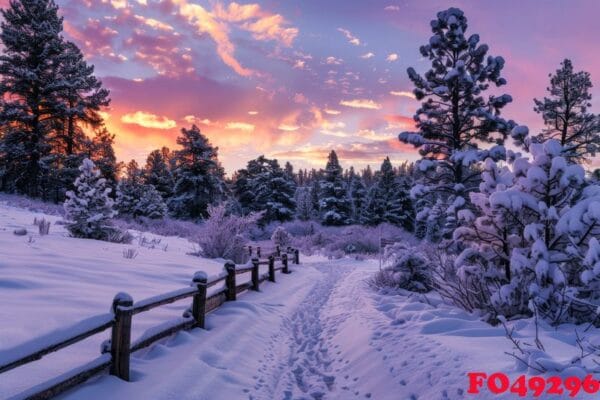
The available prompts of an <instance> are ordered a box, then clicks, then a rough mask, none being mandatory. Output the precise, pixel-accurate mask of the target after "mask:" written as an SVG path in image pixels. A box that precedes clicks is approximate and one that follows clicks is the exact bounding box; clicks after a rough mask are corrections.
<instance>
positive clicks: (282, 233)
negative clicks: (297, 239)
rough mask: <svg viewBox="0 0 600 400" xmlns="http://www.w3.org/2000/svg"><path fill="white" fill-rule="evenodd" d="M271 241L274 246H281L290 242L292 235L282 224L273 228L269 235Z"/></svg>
mask: <svg viewBox="0 0 600 400" xmlns="http://www.w3.org/2000/svg"><path fill="white" fill-rule="evenodd" d="M271 241H273V243H274V244H275V245H276V246H280V247H282V248H283V247H286V246H289V245H290V244H291V243H292V237H291V236H290V234H289V233H288V232H287V231H286V230H285V228H284V227H283V226H278V227H277V228H275V231H274V232H273V235H271Z"/></svg>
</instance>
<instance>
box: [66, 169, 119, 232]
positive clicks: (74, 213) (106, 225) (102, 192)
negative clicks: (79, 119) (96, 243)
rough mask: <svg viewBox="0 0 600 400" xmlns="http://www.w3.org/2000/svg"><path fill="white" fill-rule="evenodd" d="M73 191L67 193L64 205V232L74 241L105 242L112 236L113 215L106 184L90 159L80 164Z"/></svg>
mask: <svg viewBox="0 0 600 400" xmlns="http://www.w3.org/2000/svg"><path fill="white" fill-rule="evenodd" d="M79 170H80V171H81V175H80V176H79V177H78V178H77V180H76V181H75V188H76V189H75V191H74V192H73V191H69V192H67V200H66V201H65V203H64V208H65V219H66V220H67V221H68V223H67V229H68V230H69V232H71V234H72V235H73V236H75V237H79V238H87V239H99V240H106V239H108V238H109V237H110V235H111V234H112V233H113V232H115V228H114V227H113V226H112V225H111V219H112V218H113V217H114V216H115V215H116V212H115V211H114V209H113V201H112V199H111V198H110V197H108V194H109V193H110V191H111V189H110V188H107V187H106V180H105V179H104V178H102V176H101V175H100V171H98V170H97V169H96V166H95V165H94V163H93V162H92V161H91V160H90V159H87V158H86V159H85V160H83V164H82V165H81V167H80V168H79Z"/></svg>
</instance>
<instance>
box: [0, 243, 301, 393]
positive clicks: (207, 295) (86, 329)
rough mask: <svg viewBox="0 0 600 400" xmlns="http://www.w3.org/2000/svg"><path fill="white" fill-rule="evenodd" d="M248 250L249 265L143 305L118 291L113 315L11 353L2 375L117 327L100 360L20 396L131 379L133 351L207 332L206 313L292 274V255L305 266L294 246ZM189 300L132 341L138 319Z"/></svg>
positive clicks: (1, 365)
mask: <svg viewBox="0 0 600 400" xmlns="http://www.w3.org/2000/svg"><path fill="white" fill-rule="evenodd" d="M248 251H249V254H250V256H254V257H253V258H252V260H251V263H250V265H244V266H240V265H238V266H236V265H235V264H233V263H231V262H228V263H226V264H225V271H224V272H223V273H221V274H219V275H218V276H216V277H212V278H211V279H208V276H207V275H206V273H205V272H202V271H200V272H196V273H195V274H194V276H193V278H192V283H191V286H190V287H188V288H183V289H178V290H175V291H172V292H169V293H165V294H162V295H159V296H155V297H151V298H148V299H145V300H141V301H138V302H134V301H133V299H132V298H131V296H129V295H128V294H127V293H118V294H117V295H116V296H115V297H114V300H113V303H112V312H111V313H107V314H103V315H98V316H95V317H92V318H88V319H86V320H84V321H80V322H79V323H78V324H76V325H74V326H72V327H70V328H69V329H67V330H64V331H60V332H58V333H51V334H49V335H47V336H44V337H41V338H38V339H36V340H33V341H30V342H27V343H25V344H24V345H21V346H18V347H16V348H14V349H12V350H10V351H7V353H8V357H6V358H7V359H5V360H0V374H2V373H4V372H7V371H10V370H12V369H14V368H17V367H20V366H23V365H25V364H28V363H31V362H33V361H36V360H40V359H41V358H43V357H44V356H46V355H48V354H50V353H53V352H55V351H57V350H60V349H63V348H65V347H68V346H70V345H72V344H75V343H78V342H80V341H82V340H84V339H87V338H89V337H90V336H93V335H96V334H99V333H102V332H104V331H106V330H108V329H112V332H111V336H110V337H111V339H110V342H105V343H106V345H104V346H103V349H102V355H101V356H100V357H98V358H96V359H95V360H93V361H91V362H90V363H88V364H86V365H84V366H82V367H80V368H76V369H75V370H72V371H71V372H69V373H66V374H64V375H62V376H60V377H58V378H56V379H54V380H51V381H48V382H46V383H43V384H41V385H38V386H36V387H34V388H31V389H30V390H27V391H26V392H23V393H21V394H19V395H17V397H15V398H18V399H36V400H37V399H49V398H52V397H54V396H57V395H58V394H60V393H62V392H64V391H66V390H67V389H69V388H72V387H74V386H76V385H79V384H81V383H83V382H85V381H86V380H88V379H89V378H91V377H93V376H95V375H98V374H100V373H102V372H104V371H106V370H107V369H108V370H109V372H110V374H111V375H115V376H117V377H119V378H121V379H123V380H126V381H129V362H130V356H131V353H134V352H136V351H138V350H140V349H143V348H145V347H148V346H150V345H151V344H152V343H154V342H156V341H158V340H160V339H163V338H166V337H168V336H171V335H172V334H174V333H176V332H178V331H181V330H187V329H192V328H204V321H205V317H206V314H208V313H209V312H211V311H213V310H215V309H217V308H218V307H220V306H221V305H222V304H223V303H224V302H226V301H235V300H236V298H237V296H238V294H240V293H241V292H243V291H245V290H255V291H258V290H259V287H260V283H261V282H264V281H266V280H269V281H270V282H275V272H276V271H279V270H281V272H282V273H284V274H289V273H290V272H291V271H290V270H289V265H288V255H291V256H292V261H293V263H294V264H299V263H300V258H299V252H298V250H297V249H293V248H291V247H288V248H287V249H286V250H285V251H281V250H280V248H279V247H276V248H275V249H274V251H273V252H272V253H271V254H269V255H268V257H267V258H266V259H260V257H261V255H262V254H264V253H266V251H265V250H264V249H261V248H260V247H258V248H257V249H256V254H255V253H254V249H252V247H249V248H248ZM277 262H279V265H277ZM261 265H263V266H268V272H266V273H263V274H261V273H260V266H261ZM245 273H250V274H251V277H252V279H251V280H250V281H249V282H245V283H240V284H237V283H236V280H237V279H236V277H237V276H239V275H241V274H245ZM219 284H221V285H219ZM188 298H192V305H191V308H190V309H189V310H188V311H186V312H185V313H184V316H183V317H181V318H180V319H178V320H176V321H174V322H173V323H171V324H169V325H168V326H166V327H163V326H162V325H161V327H160V329H157V330H150V331H147V332H146V333H145V334H143V335H142V337H141V338H139V339H138V340H136V341H135V342H133V343H132V342H131V325H132V319H133V316H134V315H137V314H140V313H142V312H145V311H149V310H152V309H154V308H156V307H160V306H164V305H166V304H170V303H174V302H176V301H179V300H184V299H188Z"/></svg>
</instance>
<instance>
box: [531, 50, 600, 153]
mask: <svg viewBox="0 0 600 400" xmlns="http://www.w3.org/2000/svg"><path fill="white" fill-rule="evenodd" d="M549 77H550V87H548V88H547V91H548V93H549V95H550V97H544V99H543V100H538V99H534V102H535V108H534V110H535V112H537V113H539V114H541V115H542V118H543V119H544V124H545V125H546V129H545V130H544V131H543V132H542V133H541V134H540V135H538V137H537V139H538V141H540V142H543V141H544V140H546V139H549V138H552V139H556V140H558V141H559V143H560V144H561V146H563V148H564V149H565V157H566V158H567V159H568V160H569V161H570V162H576V163H582V162H586V161H589V158H590V157H594V156H595V155H596V154H597V153H598V152H599V151H600V115H594V114H592V113H590V112H589V111H588V108H589V107H590V106H591V100H592V94H591V93H590V89H591V88H592V81H591V79H590V74H589V72H585V71H580V72H573V63H572V62H571V60H569V59H565V60H564V61H563V62H562V63H561V64H560V68H559V69H558V70H557V71H556V73H555V74H554V75H552V74H550V75H549Z"/></svg>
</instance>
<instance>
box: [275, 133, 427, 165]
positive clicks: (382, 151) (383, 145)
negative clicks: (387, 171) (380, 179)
mask: <svg viewBox="0 0 600 400" xmlns="http://www.w3.org/2000/svg"><path fill="white" fill-rule="evenodd" d="M331 150H335V152H336V153H337V155H338V158H339V159H340V162H341V163H342V164H344V163H345V162H349V163H351V164H354V165H355V166H356V165H367V164H374V165H379V164H381V162H382V161H383V159H384V158H385V157H388V156H389V157H390V158H391V160H392V162H393V163H400V162H405V161H407V160H414V159H416V158H417V157H418V153H417V152H416V151H415V150H414V148H412V147H410V146H407V145H405V144H403V143H400V142H399V141H398V139H395V138H394V139H391V140H381V141H375V142H369V143H364V142H353V143H340V144H330V145H306V146H303V147H301V148H298V149H295V150H288V151H282V152H276V153H274V154H273V155H272V156H273V157H276V158H279V159H284V160H292V161H293V160H297V161H304V162H308V163H310V164H312V165H324V164H325V162H326V161H327V157H328V155H329V153H330V152H331Z"/></svg>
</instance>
